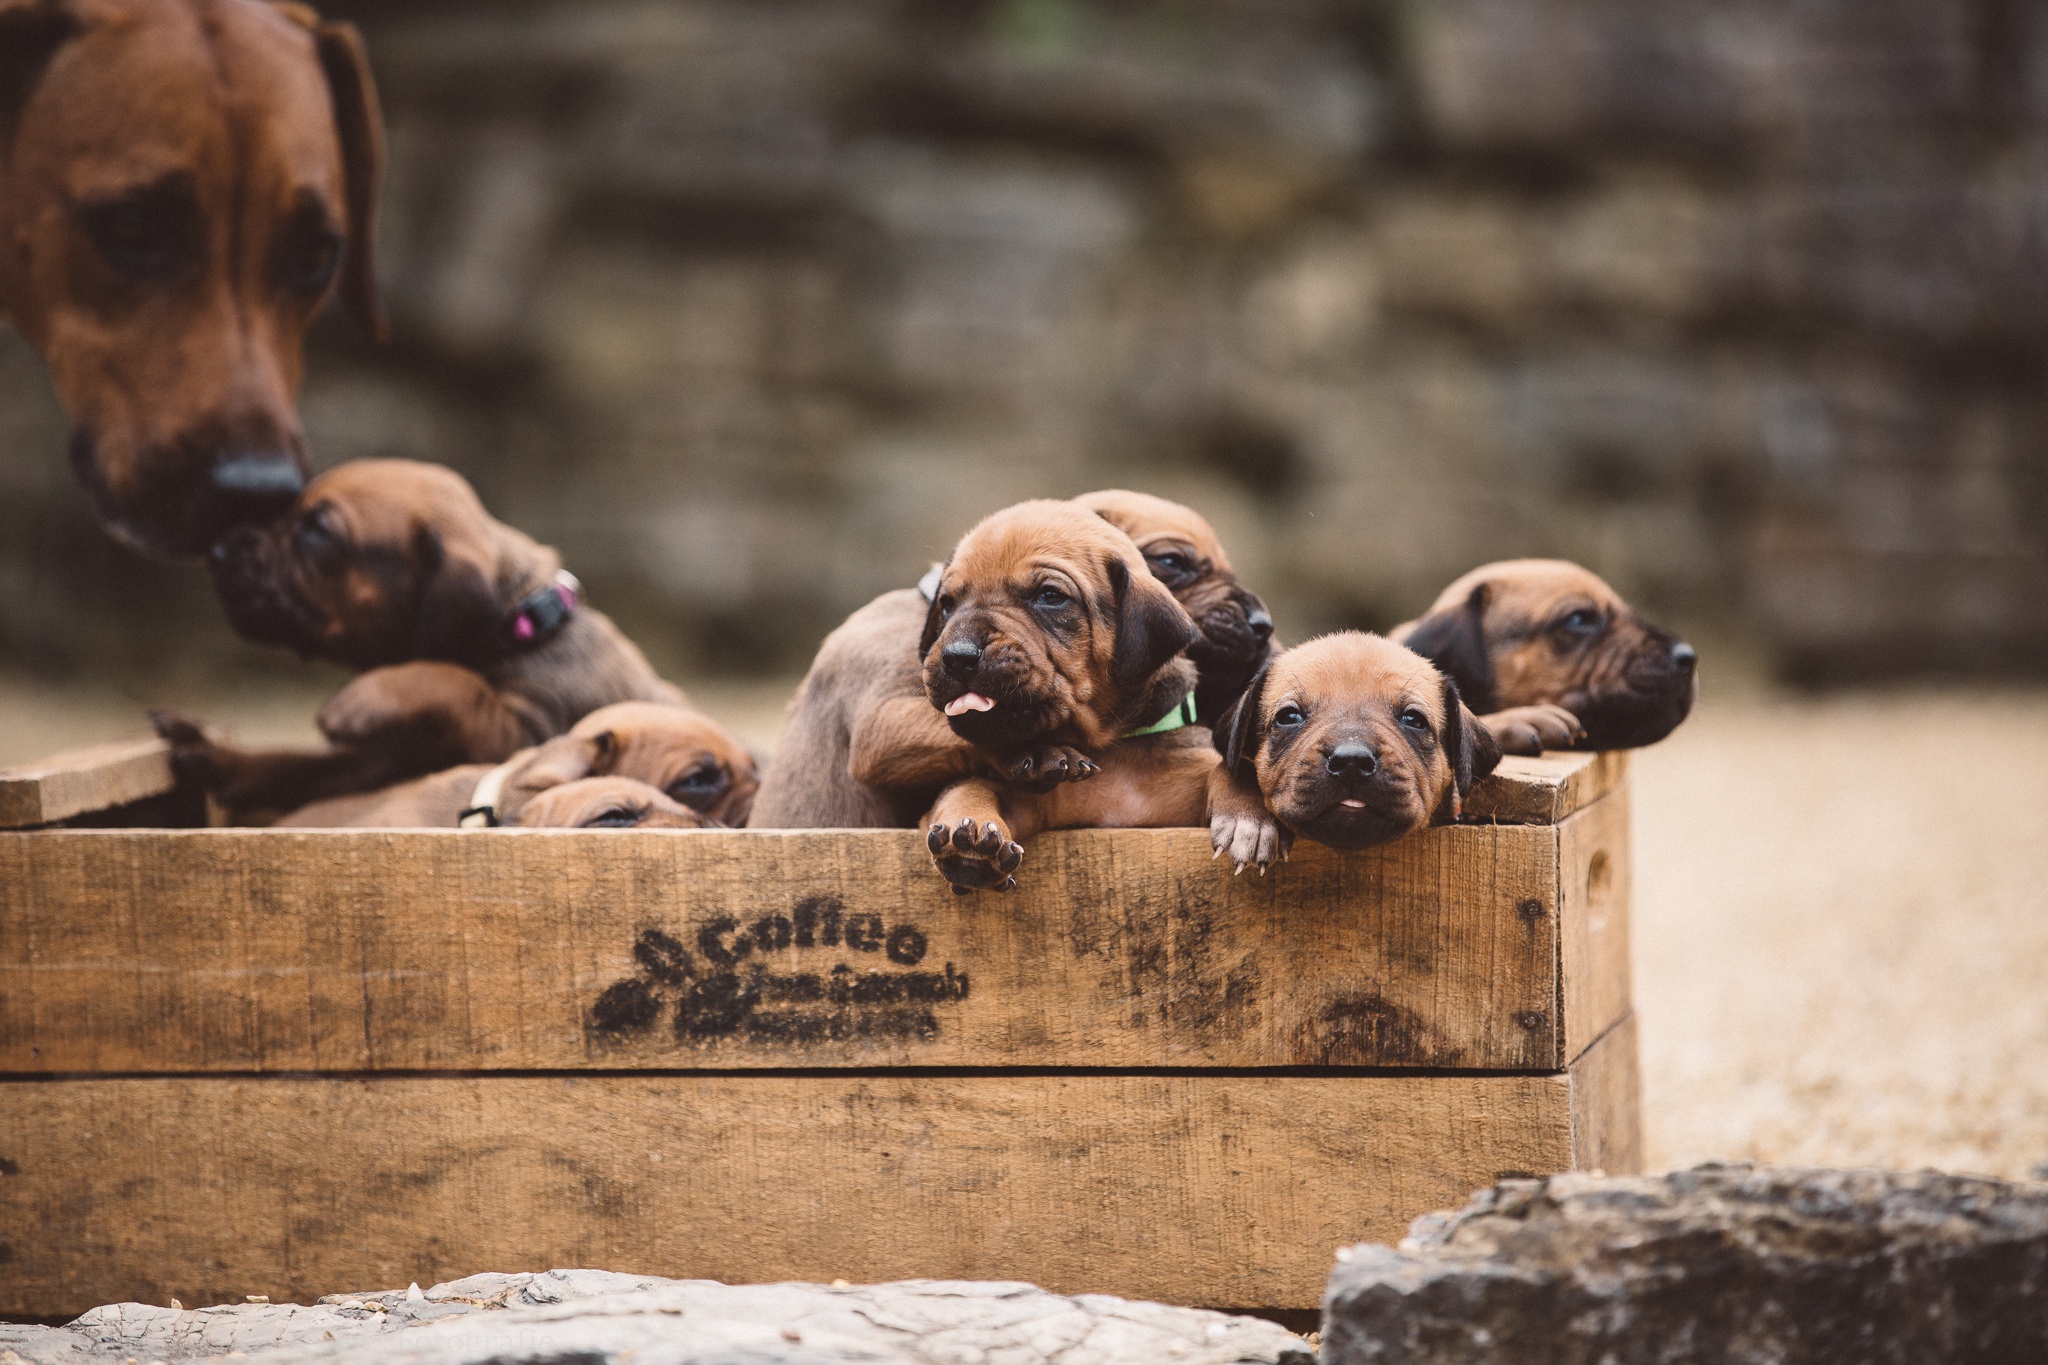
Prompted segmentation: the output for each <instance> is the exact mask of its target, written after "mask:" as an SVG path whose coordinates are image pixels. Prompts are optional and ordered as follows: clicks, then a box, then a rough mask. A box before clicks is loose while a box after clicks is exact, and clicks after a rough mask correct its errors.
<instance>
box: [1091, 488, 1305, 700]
mask: <svg viewBox="0 0 2048 1365" xmlns="http://www.w3.org/2000/svg"><path fill="white" fill-rule="evenodd" d="M1074 501H1076V502H1078V503H1080V504H1081V505H1082V506H1083V507H1085V508H1087V509H1088V510H1089V511H1091V512H1093V513H1095V514H1096V515H1097V516H1099V517H1101V518H1102V519H1103V520H1104V521H1107V522H1108V523H1109V524H1110V525H1112V526H1114V527H1116V528H1117V529H1118V530H1119V531H1122V532H1123V533H1124V534H1125V535H1127V536H1129V537H1130V538H1131V541H1132V543H1133V544H1135V545H1136V546H1137V547H1138V552H1139V553H1140V554H1142V555H1144V556H1145V564H1146V566H1147V567H1148V568H1150V569H1151V570H1152V576H1153V577H1154V578H1156V579H1158V580H1159V581H1160V582H1161V583H1164V584H1165V585H1166V587H1167V590H1168V591H1170V592H1171V593H1172V594H1173V596H1174V599H1175V600H1176V601H1178V602H1179V603H1180V604H1181V606H1182V607H1184V608H1185V609H1186V610H1187V613H1188V615H1189V616H1191V617H1193V618H1194V621H1195V629H1196V630H1198V631H1200V632H1201V633H1200V634H1199V635H1197V636H1196V637H1195V642H1194V643H1193V644H1191V645H1189V646H1188V657H1189V658H1190V659H1193V660H1194V661H1195V669H1196V682H1195V715H1196V716H1197V718H1199V719H1200V720H1201V721H1202V722H1203V723H1204V724H1212V723H1214V721H1215V719H1216V717H1218V716H1220V715H1222V714H1223V713H1224V711H1226V710H1228V709H1229V707H1230V705H1231V703H1232V702H1235V701H1236V700H1237V699H1238V697H1239V696H1241V695H1242V694H1243V693H1244V689H1245V687H1246V685H1247V684H1249V683H1250V682H1251V680H1252V675H1253V674H1255V673H1257V672H1258V671H1259V669H1260V668H1262V667H1264V666H1265V663H1266V660H1267V659H1268V658H1270V657H1272V654H1273V652H1274V645H1273V617H1272V615H1271V614H1270V613H1269V612H1268V611H1267V610H1266V604H1265V603H1264V602H1262V601H1260V600H1259V596H1258V594H1257V593H1254V592H1253V591H1251V590H1250V589H1249V588H1246V587H1245V586H1243V585H1242V584H1240V583H1239V582H1238V581H1237V571H1236V570H1234V569H1232V568H1231V567H1230V558H1229V556H1227V555H1226V554H1224V553H1223V542H1221V541H1220V540H1218V539H1217V538H1216V530H1215V528H1214V527H1212V526H1210V525H1209V523H1208V521H1207V519H1206V518H1204V517H1203V516H1202V515H1201V514H1200V513H1199V512H1197V511H1195V510H1194V509H1193V508H1191V507H1183V506H1182V505H1181V504H1180V503H1177V502H1168V501H1167V500H1166V499H1165V498H1157V497H1154V496H1152V495H1151V494H1150V493H1133V492H1131V491H1130V490H1128V489H1123V488H1112V489H1105V490H1103V491H1102V492H1099V493H1085V494H1083V495H1082V496H1080V497H1078V498H1076V499H1074Z"/></svg>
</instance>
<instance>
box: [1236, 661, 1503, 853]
mask: <svg viewBox="0 0 2048 1365" xmlns="http://www.w3.org/2000/svg"><path fill="white" fill-rule="evenodd" d="M1216 743H1217V747H1219V748H1220V749H1221V750H1222V751H1223V764H1224V767H1225V768H1226V769H1227V770H1228V771H1229V772H1230V773H1231V774H1232V775H1233V776H1234V777H1235V778H1237V779H1238V781H1239V782H1241V783H1255V784H1256V785H1257V788H1258V790H1259V793H1260V794H1261V796H1262V797H1263V799H1264V803H1265V806H1266V808H1267V810H1269V811H1270V812H1271V813H1272V814H1273V815H1274V816H1275V817H1277V818H1278V821H1279V824H1280V826H1281V828H1282V830H1283V831H1284V833H1283V834H1282V835H1281V839H1280V846H1279V847H1278V848H1277V849H1276V850H1274V851H1275V852H1278V853H1283V854H1284V853H1285V851H1286V847H1285V845H1286V842H1287V841H1288V840H1289V839H1291V837H1292V836H1295V835H1299V836H1301V837H1302V838H1306V839H1313V840H1315V841H1316V842H1317V843H1319V844H1328V845H1329V846H1330V847H1332V848H1342V849H1355V848H1371V847H1372V846H1373V845H1375V844H1383V843H1386V842H1388V841H1389V840H1391V839H1397V838H1399V837H1400V836H1402V835H1403V834H1406V833H1408V832H1409V831H1411V830H1415V829H1420V828H1422V827H1423V826H1424V825H1445V824H1450V823H1452V822H1454V821H1456V820H1457V818H1458V813H1459V810H1460V806H1461V803H1462V801H1463V800H1464V797H1465V795H1466V793H1467V792H1469V791H1471V789H1472V784H1473V783H1474V782H1476V781H1477V780H1478V779H1480V778H1482V777H1485V776H1486V775H1487V774H1489V773H1491V772H1492V771H1493V770H1494V768H1495V766H1496V765H1498V764H1499V762H1500V750H1499V748H1498V747H1497V746H1496V745H1495V744H1494V742H1493V736H1492V735H1491V733H1489V731H1488V730H1487V728H1486V727H1485V726H1484V725H1482V724H1480V723H1479V720H1478V718H1477V717H1475V716H1474V715H1473V714H1472V712H1471V711H1470V710H1469V709H1467V708H1466V706H1465V704H1464V703H1463V702H1462V701H1461V700H1460V699H1459V696H1458V685H1457V684H1456V683H1455V682H1453V681H1451V680H1450V679H1449V678H1446V677H1444V676H1443V675H1442V674H1441V673H1439V672H1437V670H1436V669H1435V668H1434V667H1433V666H1432V665H1431V664H1430V662H1429V661H1428V660H1427V659H1424V658H1423V657H1422V656H1421V655H1419V654H1416V653H1414V652H1413V651H1412V650H1409V649H1406V648H1404V647H1402V646H1401V645H1398V644H1395V643H1394V642H1393V641H1391V640H1387V639H1383V638H1382V637H1380V636H1377V635H1367V634H1364V633H1362V632H1360V631H1345V632H1343V633H1341V634H1337V635H1324V636H1320V637H1318V638H1316V639H1314V640H1310V641H1309V642H1308V643H1307V644H1303V645H1298V646H1296V647H1295V648H1293V649H1290V650H1287V651H1286V652H1285V653H1282V654H1281V655H1279V656H1278V657H1277V658H1275V659H1274V660H1273V661H1272V662H1271V663H1270V664H1268V665H1267V666H1266V667H1265V669H1264V670H1263V671H1262V672H1261V673H1260V674H1259V676H1258V677H1257V678H1255V679H1253V680H1252V684H1251V686H1250V687H1249V688H1247V689H1246V690H1245V694H1244V696H1243V697H1242V698H1241V699H1240V700H1239V701H1238V703H1237V705H1236V706H1235V707H1234V708H1232V710H1231V712H1230V714H1229V715H1227V716H1225V717H1224V718H1223V719H1222V720H1221V721H1220V722H1219V723H1218V725H1217V727H1216ZM1223 818H1224V817H1222V816H1218V817H1217V819H1218V820H1221V819H1223ZM1244 833H1245V834H1248V835H1249V836H1250V837H1251V838H1252V839H1253V841H1254V843H1256V842H1258V841H1259V840H1260V839H1261V838H1263V837H1265V832H1264V831H1259V830H1250V831H1245V832H1244ZM1239 837H1240V832H1239V831H1237V830H1235V829H1222V828H1217V827H1214V826H1213V825H1212V829H1211V838H1212V842H1215V843H1216V846H1217V848H1218V851H1219V852H1220V851H1224V850H1225V848H1226V847H1227V846H1228V845H1229V844H1230V843H1231V842H1233V841H1234V840H1236V839H1238V838H1239ZM1269 859H1270V854H1269V855H1268V858H1267V859H1265V860H1269Z"/></svg>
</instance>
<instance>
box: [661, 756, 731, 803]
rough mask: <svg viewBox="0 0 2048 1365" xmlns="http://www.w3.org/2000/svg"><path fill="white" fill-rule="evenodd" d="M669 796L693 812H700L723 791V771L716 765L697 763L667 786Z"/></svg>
mask: <svg viewBox="0 0 2048 1365" xmlns="http://www.w3.org/2000/svg"><path fill="white" fill-rule="evenodd" d="M664 790H665V791H667V792H668V794H669V796H670V797H672V798H673V799H675V800H676V801H678V802H680V803H682V804H683V805H685V806H688V807H690V808H691V809H693V810H700V809H702V808H703V806H704V805H705V804H707V803H708V802H709V801H710V800H711V799H712V798H714V797H716V796H717V795H718V794H719V793H720V792H723V791H724V790H725V769H723V768H721V767H719V766H718V765H717V764H716V763H708V762H707V763H699V764H698V765H697V766H696V767H694V768H692V769H690V771H688V772H686V773H684V774H683V775H682V776H681V777H679V778H677V779H676V780H675V781H673V782H671V783H669V784H668V786H667V787H666V788H664Z"/></svg>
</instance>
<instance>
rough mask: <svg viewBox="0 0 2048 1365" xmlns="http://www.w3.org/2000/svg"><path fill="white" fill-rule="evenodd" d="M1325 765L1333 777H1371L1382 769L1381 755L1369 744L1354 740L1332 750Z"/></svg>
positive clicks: (1325, 760)
mask: <svg viewBox="0 0 2048 1365" xmlns="http://www.w3.org/2000/svg"><path fill="white" fill-rule="evenodd" d="M1323 766H1324V767H1326V768H1328V769H1329V770H1330V776H1332V777H1371V776H1372V775H1373V774H1374V773H1376V772H1378V771H1379V770H1380V756H1379V755H1378V754H1376V753H1374V752H1373V751H1372V749H1371V747H1370V746H1369V745H1364V744H1359V743H1357V742H1355V741H1354V742H1352V743H1350V744H1339V745H1338V746H1337V747H1336V748H1334V749H1332V750H1330V756H1329V757H1328V758H1326V759H1324V760H1323Z"/></svg>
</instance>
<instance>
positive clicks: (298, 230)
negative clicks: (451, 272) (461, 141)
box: [0, 0, 384, 555]
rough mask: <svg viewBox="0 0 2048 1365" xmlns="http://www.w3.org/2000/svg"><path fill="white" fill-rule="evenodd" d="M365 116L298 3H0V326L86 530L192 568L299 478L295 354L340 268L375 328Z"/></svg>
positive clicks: (370, 109) (336, 53) (335, 55)
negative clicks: (44, 367)
mask: <svg viewBox="0 0 2048 1365" xmlns="http://www.w3.org/2000/svg"><path fill="white" fill-rule="evenodd" d="M383 159H384V131H383V124H382V122H381V121H380V119H379V117H378V112H377V96H376V91H375V89H374V87H373V86H372V84H371V81H370V69H369V65H368V63H367V62H366V61H365V59H364V56H363V48H362V43H361V41H360V40H359V39H358V37H357V36H356V32H355V30H354V29H353V28H351V27H349V26H348V25H347V24H324V23H321V22H320V21H319V19H318V18H317V17H316V16H315V15H314V14H313V12H312V11H311V10H310V9H307V8H306V7H304V6H301V5H289V4H286V5H273V4H264V3H258V0H0V312H4V313H5V314H6V315H7V316H8V317H9V318H10V319H12V321H13V322H14V324H15V326H17V327H19V328H20V329H21V332H22V334H23V335H24V336H25V337H27V338H28V340H29V342H30V344H31V345H33V346H34V347H35V348H36V349H37V350H38V351H40V352H41V353H42V355H43V358H44V359H45V361H47V362H48V364H49V367H50V378H51V380H52V381H53V382H54V384H55V385H56V389H57V395H58V397H59V398H60V399H61V400H62V401H63V404H64V408H65V411H66V412H68V413H69V414H70V416H71V421H72V437H71V463H72V467H73V469H74V470H75V471H76V472H77V474H78V477H79V478H80V479H81V480H82V481H83V482H84V483H85V485H86V487H87V488H88V489H89V490H90V491H91V493H92V497H93V501H94V503H95V504H96V506H97V509H98V511H99V514H100V518H101V520H102V521H104V522H105V523H106V525H107V526H108V527H109V528H110V529H111V530H112V531H113V532H114V533H115V534H116V535H118V536H120V537H121V538H122V539H124V540H126V541H128V542H129V543H131V544H133V545H135V546H137V547H139V548H141V549H144V550H149V551H153V552H156V553H159V554H171V555H189V554H197V553H199V552H201V551H203V550H205V549H206V547H207V546H209V545H211V544H212V543H213V542H214V541H215V540H216V539H217V538H218V537H219V536H220V534H221V533H222V532H223V531H225V530H226V529H227V528H228V527H229V526H231V525H234V524H236V523H238V522H240V521H243V520H246V519H249V518H252V517H263V516H270V515H273V514H274V513H276V512H277V511H278V510H279V509H280V508H282V507H284V506H285V505H286V504H288V503H289V502H290V501H291V500H292V498H293V496H294V495H296V494H297V492H298V490H299V487H300V485H301V484H302V483H303V482H304V468H305V462H304V451H303V444H304V443H303V439H302V437H301V433H300V427H299V419H298V414H297V411H296V406H295V405H296V401H297V396H298V389H299V380H300V374H301V368H302V366H301V357H300V341H301V338H302V336H303V335H304V333H305V330H306V325H307V323H308V322H309V321H310V320H311V319H312V316H313V314H314V313H315V312H316V311H318V309H319V307H320V304H321V303H322V301H323V300H325V299H326V297H327V295H328V293H329V292H330V290H331V289H332V286H333V282H334V280H335V279H336V277H337V275H338V276H339V278H340V280H341V292H342V296H343V298H344V300H345V301H346V302H347V304H348V307H349V309H350V311H351V312H352V313H354V314H355V316H356V318H357V320H358V321H360V322H361V323H362V324H363V326H365V327H366V328H367V329H368V330H369V331H370V332H371V333H372V334H373V335H381V333H382V331H383V319H382V316H381V314H380V313H379V311H378V308H377V301H376V293H375V286H374V283H373V276H372V270H371V259H370V239H371V235H372V228H373V226H374V219H375V214H376V206H377V185H378V180H379V178H380V176H381V174H382V169H383Z"/></svg>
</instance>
